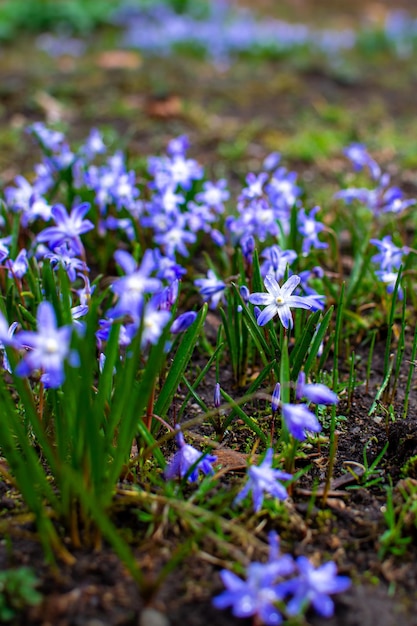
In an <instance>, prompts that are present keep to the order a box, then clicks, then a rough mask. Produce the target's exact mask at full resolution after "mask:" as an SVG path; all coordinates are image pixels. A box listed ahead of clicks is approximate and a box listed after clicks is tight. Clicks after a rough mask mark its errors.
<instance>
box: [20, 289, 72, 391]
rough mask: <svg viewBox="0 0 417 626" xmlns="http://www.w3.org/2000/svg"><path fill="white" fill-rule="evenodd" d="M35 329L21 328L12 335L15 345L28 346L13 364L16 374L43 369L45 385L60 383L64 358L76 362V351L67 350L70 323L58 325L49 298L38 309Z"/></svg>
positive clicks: (70, 333) (58, 384)
mask: <svg viewBox="0 0 417 626" xmlns="http://www.w3.org/2000/svg"><path fill="white" fill-rule="evenodd" d="M36 319H37V327H38V330H37V331H36V332H35V331H31V330H26V331H24V330H22V331H21V332H19V333H17V335H16V336H15V341H14V344H15V345H16V347H18V348H28V351H27V352H26V354H25V356H24V357H23V360H22V361H21V362H20V363H19V365H18V366H17V368H16V374H17V375H18V376H29V375H30V374H32V373H33V372H34V371H36V370H40V371H41V372H42V375H41V382H43V383H44V385H45V387H53V388H56V387H59V386H60V385H61V384H62V383H63V382H64V378H65V374H64V361H65V359H67V358H68V359H69V361H70V363H71V365H72V366H74V367H75V366H77V365H78V355H77V353H75V352H72V351H70V341H71V335H72V327H71V326H61V327H60V328H58V327H57V322H56V317H55V311H54V308H53V306H52V304H51V303H50V302H46V301H45V302H41V303H40V305H39V307H38V312H37V316H36Z"/></svg>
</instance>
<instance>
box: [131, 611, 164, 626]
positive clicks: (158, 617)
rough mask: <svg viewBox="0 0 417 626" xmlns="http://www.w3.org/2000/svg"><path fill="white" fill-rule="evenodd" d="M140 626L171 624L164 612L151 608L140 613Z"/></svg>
mask: <svg viewBox="0 0 417 626" xmlns="http://www.w3.org/2000/svg"><path fill="white" fill-rule="evenodd" d="M138 626H169V620H168V618H167V616H166V615H165V614H164V613H161V612H160V611H157V610H156V609H150V608H149V609H144V610H143V611H142V613H141V614H140V616H139V622H138Z"/></svg>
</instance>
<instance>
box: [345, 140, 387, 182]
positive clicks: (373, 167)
mask: <svg viewBox="0 0 417 626" xmlns="http://www.w3.org/2000/svg"><path fill="white" fill-rule="evenodd" d="M343 152H344V154H345V155H346V156H347V158H348V159H349V160H350V161H351V162H352V164H353V168H354V169H355V170H356V171H357V172H358V171H360V170H362V169H363V168H364V167H367V168H369V171H370V173H371V176H372V178H374V179H375V180H377V179H378V178H379V177H380V176H381V169H380V167H379V165H378V163H376V161H374V159H373V158H372V157H371V156H370V155H369V154H368V152H367V151H366V148H365V146H364V145H362V144H361V143H351V144H350V146H348V147H347V148H345V149H344V150H343Z"/></svg>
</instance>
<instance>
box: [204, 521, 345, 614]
mask: <svg viewBox="0 0 417 626" xmlns="http://www.w3.org/2000/svg"><path fill="white" fill-rule="evenodd" d="M269 545H270V548H269V559H268V561H267V562H266V563H260V562H253V563H250V564H249V565H248V566H247V568H246V579H242V578H240V577H239V576H237V575H236V574H234V573H233V572H230V571H228V570H222V571H221V572H220V577H221V579H222V581H223V584H224V586H225V587H226V590H225V591H223V592H222V593H220V595H218V596H216V597H215V598H214V599H213V604H214V606H215V607H216V608H218V609H226V608H230V609H231V611H232V613H233V615H234V616H235V617H244V618H248V617H254V618H255V620H257V621H256V623H259V624H266V625H267V626H276V625H277V624H281V623H282V622H283V620H284V618H285V617H290V616H294V615H300V616H301V615H303V614H304V613H305V612H306V611H307V610H308V609H309V608H310V607H312V608H313V609H314V610H315V611H316V612H317V613H318V614H319V615H321V616H322V617H331V616H332V615H333V613H334V602H333V600H332V598H331V597H330V596H331V595H333V594H335V593H342V592H343V591H346V590H347V589H348V588H349V586H350V584H351V581H350V579H349V578H348V577H347V576H339V575H338V574H337V567H336V564H335V563H334V562H333V561H329V562H328V563H325V564H324V565H321V566H319V567H315V566H314V565H313V564H312V563H311V562H310V561H309V559H307V558H306V557H299V558H298V559H293V558H292V557H291V556H290V555H288V554H281V553H280V551H279V541H278V536H277V535H276V533H274V532H271V533H270V534H269Z"/></svg>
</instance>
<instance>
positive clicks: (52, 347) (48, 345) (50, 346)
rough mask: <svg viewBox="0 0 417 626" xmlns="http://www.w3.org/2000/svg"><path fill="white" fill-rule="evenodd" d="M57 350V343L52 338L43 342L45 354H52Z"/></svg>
mask: <svg viewBox="0 0 417 626" xmlns="http://www.w3.org/2000/svg"><path fill="white" fill-rule="evenodd" d="M58 348H59V346H58V342H57V340H56V339H54V338H53V337H50V338H49V339H47V340H46V341H45V352H47V353H48V354H54V353H55V352H58Z"/></svg>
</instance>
